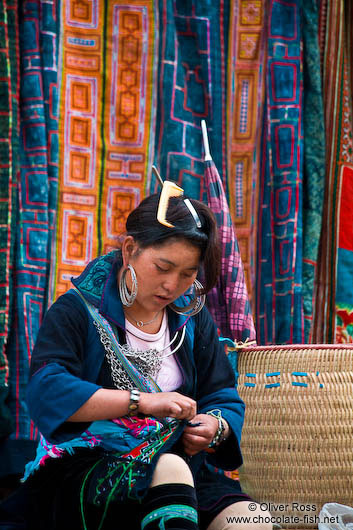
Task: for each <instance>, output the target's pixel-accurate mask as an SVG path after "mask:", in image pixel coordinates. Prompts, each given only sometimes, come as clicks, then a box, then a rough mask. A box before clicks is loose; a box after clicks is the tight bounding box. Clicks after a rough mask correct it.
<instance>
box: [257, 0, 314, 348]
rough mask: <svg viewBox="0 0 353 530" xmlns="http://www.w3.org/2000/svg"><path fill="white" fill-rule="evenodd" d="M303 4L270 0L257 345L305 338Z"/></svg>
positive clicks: (263, 133)
mask: <svg viewBox="0 0 353 530" xmlns="http://www.w3.org/2000/svg"><path fill="white" fill-rule="evenodd" d="M300 5H301V2H300V1H294V2H290V3H288V2H281V1H276V0H272V1H271V2H270V9H269V14H268V17H269V34H268V37H267V65H266V66H267V83H266V103H265V110H264V119H263V131H262V146H261V152H262V158H261V164H260V175H259V182H260V192H259V203H260V208H259V211H258V233H257V237H258V240H257V264H256V325H257V333H258V342H259V343H260V344H291V343H303V342H304V328H303V325H302V322H303V300H302V244H303V240H302V207H301V205H302V201H303V182H302V180H303V124H302V122H303V115H302V97H303V92H302V90H303V88H302V87H303V79H302V35H301V20H300V16H299V15H300Z"/></svg>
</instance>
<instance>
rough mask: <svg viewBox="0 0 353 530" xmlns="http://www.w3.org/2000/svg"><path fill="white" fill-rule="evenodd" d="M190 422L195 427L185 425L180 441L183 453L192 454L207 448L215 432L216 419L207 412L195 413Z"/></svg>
mask: <svg viewBox="0 0 353 530" xmlns="http://www.w3.org/2000/svg"><path fill="white" fill-rule="evenodd" d="M191 423H192V424H194V425H195V427H192V426H189V425H188V426H187V427H185V429H184V433H183V436H182V441H183V445H184V450H185V453H186V454H187V455H189V456H194V455H196V454H197V453H199V452H200V451H204V450H205V449H207V448H208V446H209V444H210V443H211V442H212V440H213V438H214V436H215V434H216V432H217V429H218V420H217V419H216V418H214V417H213V416H210V415H209V414H197V415H196V416H194V418H193V419H192V422H191ZM198 423H200V425H197V424H198Z"/></svg>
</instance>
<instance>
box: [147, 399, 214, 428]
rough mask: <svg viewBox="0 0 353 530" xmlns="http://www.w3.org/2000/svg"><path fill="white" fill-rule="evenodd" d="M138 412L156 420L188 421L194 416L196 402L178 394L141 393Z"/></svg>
mask: <svg viewBox="0 0 353 530" xmlns="http://www.w3.org/2000/svg"><path fill="white" fill-rule="evenodd" d="M138 411H139V412H141V413H142V414H146V415H147V416H155V417H156V418H166V417H168V416H169V417H171V418H177V419H178V420H189V421H190V420H192V419H193V418H194V417H195V414H196V401H195V400H193V399H191V398H189V397H187V396H183V395H182V394H179V393H178V392H151V393H149V392H141V394H140V401H139V407H138ZM216 423H217V420H216Z"/></svg>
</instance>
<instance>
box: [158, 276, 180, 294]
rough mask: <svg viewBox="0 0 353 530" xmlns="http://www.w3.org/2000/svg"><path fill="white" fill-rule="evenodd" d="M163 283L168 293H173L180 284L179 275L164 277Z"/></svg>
mask: <svg viewBox="0 0 353 530" xmlns="http://www.w3.org/2000/svg"><path fill="white" fill-rule="evenodd" d="M162 285H163V288H164V289H165V290H166V291H167V292H168V293H172V292H173V291H175V289H176V288H177V286H178V276H177V275H176V274H171V275H170V276H168V277H167V278H164V280H163V283H162Z"/></svg>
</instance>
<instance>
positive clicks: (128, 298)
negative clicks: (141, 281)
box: [119, 264, 137, 307]
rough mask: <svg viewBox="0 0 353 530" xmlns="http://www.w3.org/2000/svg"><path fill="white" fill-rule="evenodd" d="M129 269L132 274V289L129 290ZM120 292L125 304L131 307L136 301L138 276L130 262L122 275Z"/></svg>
mask: <svg viewBox="0 0 353 530" xmlns="http://www.w3.org/2000/svg"><path fill="white" fill-rule="evenodd" d="M128 270H129V271H130V274H131V291H129V289H128V288H127V285H126V274H127V271H128ZM119 293H120V298H121V301H122V303H123V305H125V306H127V307H130V306H131V305H132V304H133V303H134V301H135V298H136V296H137V278H136V272H135V269H134V268H133V266H132V265H130V264H129V265H128V266H127V267H126V269H124V270H123V272H122V275H121V277H120V281H119Z"/></svg>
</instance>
